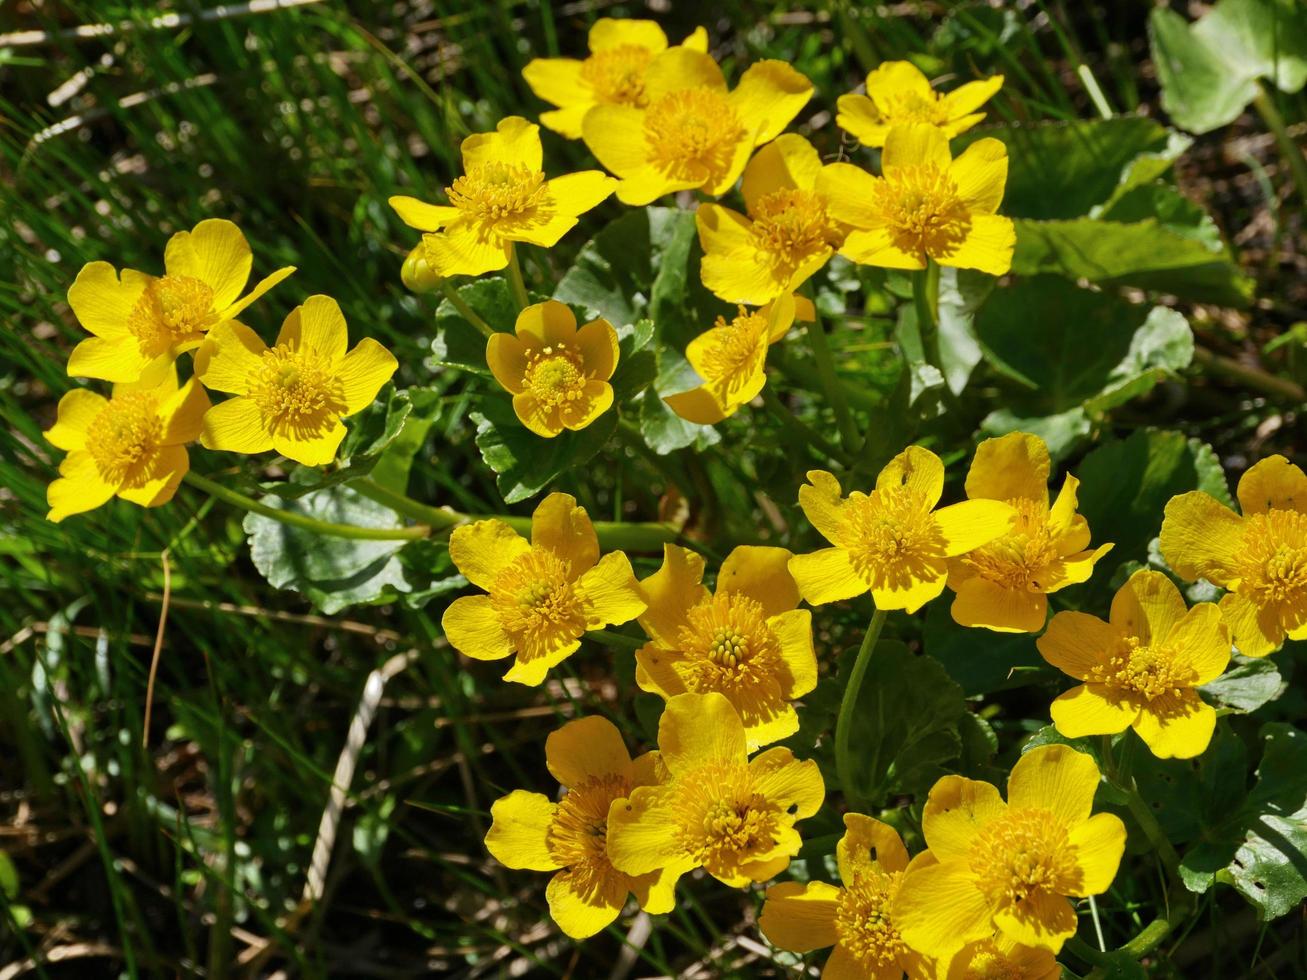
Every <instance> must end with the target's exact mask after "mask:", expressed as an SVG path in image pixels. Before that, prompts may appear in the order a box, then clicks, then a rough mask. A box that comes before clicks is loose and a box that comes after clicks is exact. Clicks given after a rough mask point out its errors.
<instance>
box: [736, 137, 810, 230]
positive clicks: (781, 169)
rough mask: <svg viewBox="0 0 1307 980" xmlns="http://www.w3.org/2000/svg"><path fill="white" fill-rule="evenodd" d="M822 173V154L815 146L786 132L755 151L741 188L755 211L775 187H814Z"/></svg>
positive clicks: (745, 201) (747, 201) (798, 188)
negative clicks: (819, 153)
mask: <svg viewBox="0 0 1307 980" xmlns="http://www.w3.org/2000/svg"><path fill="white" fill-rule="evenodd" d="M819 173H821V156H820V155H818V153H817V150H816V148H815V147H814V146H813V145H812V144H811V143H809V142H808V141H807V140H806V139H804V138H803V137H802V136H800V135H799V134H798V133H784V134H783V135H781V136H778V137H776V139H775V140H773V141H772V142H770V143H768V144H767V145H766V146H764V147H763V148H762V149H760V150H759V151H758V152H757V153H755V154H754V155H753V159H752V160H750V161H749V165H748V166H747V167H745V168H744V179H743V180H742V181H741V183H740V192H741V193H742V194H743V195H744V203H745V205H746V206H747V207H748V209H749V213H750V214H752V213H754V211H755V210H756V209H757V207H758V202H759V201H761V200H762V199H763V198H764V197H766V196H767V195H768V194H771V193H772V192H773V191H779V190H790V189H797V190H802V191H810V190H812V189H813V187H815V186H816V183H817V175H818V174H819Z"/></svg>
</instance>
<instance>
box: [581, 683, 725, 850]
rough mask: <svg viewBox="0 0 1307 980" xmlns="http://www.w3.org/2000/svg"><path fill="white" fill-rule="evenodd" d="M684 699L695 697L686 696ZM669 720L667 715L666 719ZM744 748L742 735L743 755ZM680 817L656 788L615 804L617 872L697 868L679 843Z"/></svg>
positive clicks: (611, 814)
mask: <svg viewBox="0 0 1307 980" xmlns="http://www.w3.org/2000/svg"><path fill="white" fill-rule="evenodd" d="M718 696H719V697H720V695H718ZM681 697H683V698H690V697H695V695H693V694H683V695H681ZM674 700H679V699H674ZM666 717H667V716H666V715H665V714H664V715H663V718H664V719H666ZM743 744H744V738H743V734H741V737H740V745H741V752H743ZM678 816H679V815H678V814H677V812H676V811H675V810H674V809H672V808H671V807H669V806H667V805H665V803H664V794H663V792H662V790H661V789H660V788H659V787H656V786H642V787H638V788H637V789H635V790H633V791H632V792H631V795H630V796H629V797H627V798H626V799H624V800H614V801H613V805H612V806H611V807H610V808H609V810H608V838H607V851H608V860H610V861H612V862H613V866H614V867H615V868H617V870H619V871H625V872H626V873H627V874H630V875H643V874H648V873H650V872H651V871H658V870H659V869H662V868H673V869H677V870H678V871H682V872H683V871H688V870H689V869H690V868H693V867H696V862H695V861H694V860H693V859H690V860H687V855H686V853H685V851H684V850H683V849H682V848H681V845H680V843H679V841H678V840H677V825H678Z"/></svg>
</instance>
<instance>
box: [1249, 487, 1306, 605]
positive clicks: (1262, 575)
mask: <svg viewBox="0 0 1307 980" xmlns="http://www.w3.org/2000/svg"><path fill="white" fill-rule="evenodd" d="M1244 527H1245V531H1244V539H1243V549H1242V551H1241V553H1240V557H1239V560H1238V564H1237V566H1236V572H1237V575H1238V578H1239V585H1238V587H1237V589H1236V591H1237V592H1238V593H1239V594H1240V595H1244V596H1247V597H1248V598H1249V599H1251V600H1252V601H1253V602H1254V603H1255V604H1256V605H1257V606H1259V607H1260V608H1270V609H1273V610H1276V611H1277V612H1281V613H1282V614H1284V613H1290V612H1294V613H1297V612H1300V611H1301V610H1302V609H1303V608H1304V606H1307V514H1303V513H1301V512H1299V511H1296V510H1278V509H1272V510H1269V511H1267V512H1266V513H1264V514H1251V515H1249V516H1248V517H1247V518H1246V519H1245V522H1244Z"/></svg>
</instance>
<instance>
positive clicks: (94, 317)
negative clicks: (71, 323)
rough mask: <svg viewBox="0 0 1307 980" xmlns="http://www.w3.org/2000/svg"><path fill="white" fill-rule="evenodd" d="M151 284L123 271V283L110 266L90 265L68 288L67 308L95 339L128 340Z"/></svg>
mask: <svg viewBox="0 0 1307 980" xmlns="http://www.w3.org/2000/svg"><path fill="white" fill-rule="evenodd" d="M148 282H149V277H148V276H144V275H142V274H141V273H139V272H133V271H132V270H131V269H124V270H123V275H122V280H121V281H120V280H119V278H118V272H117V270H115V269H114V267H113V266H111V265H110V264H109V263H108V262H88V263H87V264H86V265H84V266H82V268H81V271H79V272H78V273H77V278H76V279H75V280H74V281H73V284H72V285H71V286H69V287H68V305H69V306H71V307H72V308H73V313H74V314H75V315H76V317H77V321H78V322H79V323H80V324H81V325H82V326H83V327H84V328H85V329H86V330H87V331H88V332H90V333H93V334H95V336H97V337H118V336H126V335H128V330H127V321H128V319H129V318H130V317H131V315H132V309H133V307H135V306H136V303H137V301H138V300H139V299H140V298H141V294H142V293H143V292H145V286H146V284H147V283H148ZM70 373H71V372H70Z"/></svg>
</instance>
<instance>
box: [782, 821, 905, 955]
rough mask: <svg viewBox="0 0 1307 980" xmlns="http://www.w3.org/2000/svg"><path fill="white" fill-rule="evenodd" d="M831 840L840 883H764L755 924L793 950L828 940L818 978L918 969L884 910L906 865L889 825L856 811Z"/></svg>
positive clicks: (819, 945) (820, 946)
mask: <svg viewBox="0 0 1307 980" xmlns="http://www.w3.org/2000/svg"><path fill="white" fill-rule="evenodd" d="M844 828H845V830H844V836H843V837H841V838H840V842H839V844H837V845H836V848H835V856H836V860H837V863H838V865H839V872H840V881H841V882H842V884H843V887H836V886H835V885H828V884H826V882H824V881H810V882H807V883H806V884H800V883H799V882H797V881H786V882H782V883H781V884H779V885H772V886H771V887H770V888H768V889H767V898H766V901H765V902H764V903H763V906H762V915H761V916H760V917H759V919H758V928H760V929H761V930H762V934H763V935H764V936H766V937H767V940H768V941H769V942H770V943H771V944H772V945H773V946H778V947H780V948H781V949H787V950H790V951H791V952H794V953H809V952H811V951H813V950H815V949H823V948H825V947H827V946H834V947H835V949H834V950H833V951H832V952H831V954H830V958H829V959H827V960H826V966H825V968H824V969H823V970H822V973H821V975H822V977H823V978H825V980H855V978H863V977H865V978H869V980H898V978H900V977H902V976H903V975H904V973H905V972H906V973H907V974H908V975H909V976H914V977H915V976H918V975H920V967H921V965H922V958H921V956H920V954H918V953H916V952H914V951H913V950H911V949H909V948H908V946H907V944H906V943H904V942H903V939H902V937H901V936H900V935H899V931H898V929H897V928H896V926H895V922H894V916H893V913H892V911H891V909H892V906H893V903H894V897H895V896H896V895H897V894H898V891H899V885H900V884H901V883H902V881H903V873H904V871H906V870H907V868H908V852H907V849H906V848H905V847H904V846H903V841H902V840H901V839H900V838H899V835H898V833H897V831H895V830H894V828H893V827H891V826H889V825H888V824H885V823H881V822H880V821H879V820H874V819H872V818H871V817H867V816H863V815H862V814H860V813H846V814H845V815H844Z"/></svg>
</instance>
